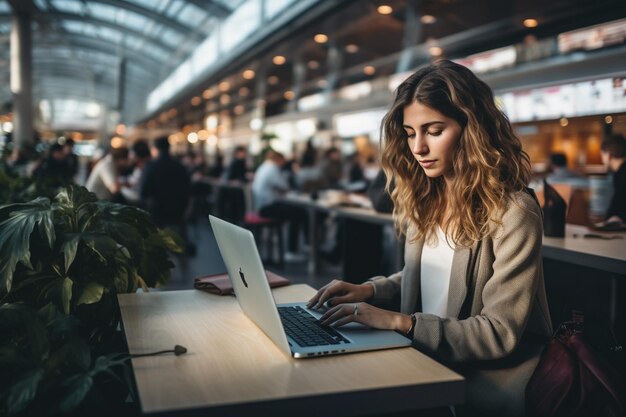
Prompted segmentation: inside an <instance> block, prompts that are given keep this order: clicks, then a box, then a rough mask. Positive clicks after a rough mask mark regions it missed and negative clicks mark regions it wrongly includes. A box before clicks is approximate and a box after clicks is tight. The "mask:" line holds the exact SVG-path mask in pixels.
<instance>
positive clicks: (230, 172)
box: [225, 146, 248, 182]
mask: <svg viewBox="0 0 626 417" xmlns="http://www.w3.org/2000/svg"><path fill="white" fill-rule="evenodd" d="M247 156H248V152H247V151H246V148H245V147H244V146H237V147H236V148H235V149H234V150H233V159H232V160H231V161H230V164H228V168H227V169H226V173H225V178H226V180H227V181H241V182H246V181H247V180H248V165H247V161H246V158H247Z"/></svg>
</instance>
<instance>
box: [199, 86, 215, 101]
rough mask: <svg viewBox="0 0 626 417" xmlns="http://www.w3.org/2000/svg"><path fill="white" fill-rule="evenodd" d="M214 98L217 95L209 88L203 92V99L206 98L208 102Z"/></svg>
mask: <svg viewBox="0 0 626 417" xmlns="http://www.w3.org/2000/svg"><path fill="white" fill-rule="evenodd" d="M213 96H215V93H214V92H213V90H212V89H210V88H207V89H206V90H204V91H203V92H202V97H204V98H205V99H207V100H208V99H211V98H213Z"/></svg>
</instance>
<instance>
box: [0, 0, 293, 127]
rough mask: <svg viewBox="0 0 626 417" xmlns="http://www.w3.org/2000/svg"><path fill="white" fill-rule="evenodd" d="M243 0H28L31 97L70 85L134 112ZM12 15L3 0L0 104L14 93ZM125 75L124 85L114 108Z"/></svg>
mask: <svg viewBox="0 0 626 417" xmlns="http://www.w3.org/2000/svg"><path fill="white" fill-rule="evenodd" d="M245 1H246V0H33V3H34V6H35V8H36V9H37V10H36V11H35V13H34V16H35V17H34V18H33V54H32V56H33V94H34V100H35V101H40V100H44V99H47V100H50V102H51V103H57V102H59V103H60V102H61V101H58V100H57V101H54V99H56V98H59V97H63V96H64V92H65V96H66V97H67V95H68V94H69V93H70V92H71V96H72V97H73V98H74V99H75V100H83V101H85V102H97V103H99V104H101V105H102V106H104V107H106V108H109V109H114V110H121V112H122V113H124V114H125V116H126V119H127V120H130V121H132V120H134V119H137V118H139V117H141V116H142V115H143V114H144V113H145V108H146V101H147V97H148V95H149V94H150V92H151V91H153V90H154V89H155V88H156V87H157V86H158V84H159V82H160V81H162V80H164V79H165V78H166V77H167V76H169V75H170V74H171V73H172V72H173V71H174V69H175V68H176V67H177V66H178V64H180V63H181V62H183V61H185V60H186V59H187V58H188V57H190V56H192V53H193V51H194V50H196V48H197V47H198V45H200V44H201V43H203V42H204V41H205V39H207V38H210V37H211V35H212V34H214V33H215V32H214V31H215V30H216V28H217V27H218V26H219V25H220V24H221V22H224V21H225V20H226V19H228V17H229V16H231V15H233V13H234V14H237V12H236V11H237V9H238V7H239V6H240V5H241V4H242V3H243V2H245ZM256 1H260V0H256ZM281 1H284V0H281ZM268 2H269V3H272V2H273V1H272V0H268ZM11 22H12V14H11V8H10V6H9V4H8V2H7V1H6V0H0V107H1V108H5V107H6V106H5V105H6V103H8V102H10V100H11V93H10V91H9V88H8V85H9V78H10V75H9V72H10V64H9V58H10V56H9V51H10V47H9V44H10V42H9V35H10V30H11ZM122 62H123V63H124V65H122ZM122 68H124V71H123V72H122ZM122 77H123V85H124V86H125V92H124V94H123V103H122V106H121V108H120V109H118V104H119V101H120V98H119V97H118V91H119V85H120V84H121V83H122ZM64 113H65V111H64V109H55V110H54V111H53V114H55V115H56V114H59V115H61V114H64Z"/></svg>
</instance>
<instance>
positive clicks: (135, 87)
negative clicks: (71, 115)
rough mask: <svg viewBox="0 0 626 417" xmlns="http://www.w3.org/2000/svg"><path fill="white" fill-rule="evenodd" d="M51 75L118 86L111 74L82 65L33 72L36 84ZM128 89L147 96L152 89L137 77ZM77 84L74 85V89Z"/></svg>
mask: <svg viewBox="0 0 626 417" xmlns="http://www.w3.org/2000/svg"><path fill="white" fill-rule="evenodd" d="M49 77H54V78H68V79H74V80H82V81H85V82H89V83H93V85H95V86H100V85H106V86H107V88H115V87H117V80H116V79H115V77H113V76H112V75H111V74H106V73H100V74H94V73H90V72H87V71H85V70H84V69H83V68H80V67H66V68H63V69H61V68H54V69H52V68H48V69H41V70H35V71H34V73H33V78H34V80H35V81H34V84H36V83H37V82H40V81H45V80H46V79H47V78H49ZM127 84H128V85H127V88H128V91H132V92H133V93H136V94H144V95H146V96H147V94H148V92H149V91H150V85H146V84H142V83H141V81H140V80H139V79H137V78H135V77H133V78H131V79H130V82H129V83H127ZM74 88H76V86H74V87H72V89H74Z"/></svg>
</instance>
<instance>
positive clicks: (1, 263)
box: [0, 197, 55, 292]
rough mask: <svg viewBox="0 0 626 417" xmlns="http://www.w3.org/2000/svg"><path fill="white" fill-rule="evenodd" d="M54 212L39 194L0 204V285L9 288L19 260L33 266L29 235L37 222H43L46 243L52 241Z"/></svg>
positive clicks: (47, 200)
mask: <svg viewBox="0 0 626 417" xmlns="http://www.w3.org/2000/svg"><path fill="white" fill-rule="evenodd" d="M52 215H53V212H52V210H50V200H49V199H47V198H44V197H39V198H37V199H35V200H33V201H31V202H30V203H24V204H11V205H8V206H3V207H0V253H1V254H2V255H1V256H0V288H1V287H5V288H6V291H7V292H10V291H11V286H12V284H13V273H14V272H15V267H16V265H17V263H18V262H21V263H22V264H24V265H25V266H27V267H29V268H32V266H31V260H30V236H31V234H32V232H33V229H34V227H35V225H36V224H38V223H40V222H44V223H45V225H46V226H44V229H46V231H47V232H48V233H50V234H49V235H48V239H47V241H48V242H52V243H53V242H54V240H55V236H54V228H53V227H49V225H50V224H52Z"/></svg>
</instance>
